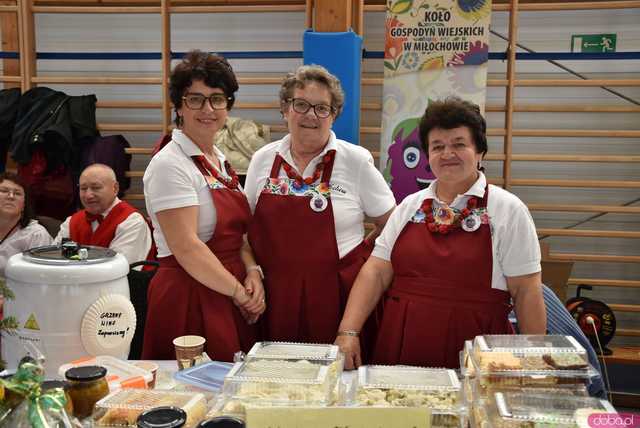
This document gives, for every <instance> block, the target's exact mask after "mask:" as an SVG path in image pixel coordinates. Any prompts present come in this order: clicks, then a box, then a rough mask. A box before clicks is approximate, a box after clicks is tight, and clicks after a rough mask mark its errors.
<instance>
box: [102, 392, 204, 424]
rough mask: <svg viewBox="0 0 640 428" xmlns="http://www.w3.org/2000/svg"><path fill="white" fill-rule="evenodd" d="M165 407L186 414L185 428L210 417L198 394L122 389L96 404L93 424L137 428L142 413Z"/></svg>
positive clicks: (200, 395)
mask: <svg viewBox="0 0 640 428" xmlns="http://www.w3.org/2000/svg"><path fill="white" fill-rule="evenodd" d="M162 406H175V407H179V408H181V409H182V410H184V411H185V412H186V413H187V423H186V424H185V427H186V428H192V427H195V426H196V425H197V424H198V422H200V421H201V420H202V419H204V417H205V414H206V413H207V401H206V400H205V398H204V395H202V394H199V393H193V392H188V393H185V392H174V391H162V390H157V389H156V390H148V389H121V390H120V391H116V392H114V393H112V394H109V395H108V396H107V397H105V398H103V399H102V400H100V401H98V403H96V407H95V411H94V413H93V420H94V423H95V426H96V427H135V426H136V419H137V418H138V416H139V415H140V414H141V413H142V412H144V411H146V410H149V409H153V408H155V407H162Z"/></svg>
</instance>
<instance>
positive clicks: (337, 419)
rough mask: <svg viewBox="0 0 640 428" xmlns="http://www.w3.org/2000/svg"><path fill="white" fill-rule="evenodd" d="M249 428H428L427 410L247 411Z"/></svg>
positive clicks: (375, 408) (357, 408) (334, 408)
mask: <svg viewBox="0 0 640 428" xmlns="http://www.w3.org/2000/svg"><path fill="white" fill-rule="evenodd" d="M246 411H247V419H246V422H247V426H248V427H251V428H391V427H392V428H430V427H431V412H430V410H429V409H427V408H418V407H416V408H406V407H405V408H401V407H321V408H304V407H263V408H251V407H247V409H246Z"/></svg>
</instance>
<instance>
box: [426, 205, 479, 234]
mask: <svg viewBox="0 0 640 428" xmlns="http://www.w3.org/2000/svg"><path fill="white" fill-rule="evenodd" d="M477 206H478V198H477V197H475V196H472V197H470V198H469V200H468V201H467V206H466V207H465V208H463V209H462V210H461V211H460V215H458V217H457V218H455V219H454V220H453V222H452V223H451V224H442V223H438V222H437V221H436V217H435V216H434V215H433V199H425V200H424V201H423V202H422V206H421V209H422V212H423V213H425V216H426V221H425V224H426V225H427V228H428V229H429V231H430V232H432V233H441V234H443V235H446V234H447V233H449V232H451V231H452V230H454V229H457V228H459V227H460V225H461V224H462V222H463V221H464V219H466V218H467V217H469V216H470V215H471V213H472V210H473V209H474V208H476V207H477ZM440 209H443V208H440ZM446 209H448V210H451V208H449V207H447V208H446Z"/></svg>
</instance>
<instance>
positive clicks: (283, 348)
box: [247, 342, 340, 360]
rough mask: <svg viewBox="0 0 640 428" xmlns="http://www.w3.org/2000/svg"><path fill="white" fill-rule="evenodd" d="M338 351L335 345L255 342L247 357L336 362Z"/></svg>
mask: <svg viewBox="0 0 640 428" xmlns="http://www.w3.org/2000/svg"><path fill="white" fill-rule="evenodd" d="M339 354H340V350H339V348H338V347H337V346H336V345H329V344H326V345H325V344H319V343H295V342H257V343H256V344H255V345H253V347H252V348H251V350H250V351H249V353H248V354H247V357H257V358H277V359H281V360H284V359H291V358H293V359H298V360H337V359H338V356H339Z"/></svg>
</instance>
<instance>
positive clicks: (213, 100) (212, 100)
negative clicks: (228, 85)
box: [182, 93, 231, 110]
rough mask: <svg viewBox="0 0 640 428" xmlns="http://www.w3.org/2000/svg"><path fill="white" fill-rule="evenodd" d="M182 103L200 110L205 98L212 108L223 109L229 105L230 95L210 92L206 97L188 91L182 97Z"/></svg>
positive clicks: (192, 108)
mask: <svg viewBox="0 0 640 428" xmlns="http://www.w3.org/2000/svg"><path fill="white" fill-rule="evenodd" d="M182 99H183V100H184V103H185V105H186V106H187V107H189V108H190V109H191V110H202V108H203V107H204V102H205V100H209V105H210V106H211V108H212V109H214V110H224V109H226V108H227V106H228V105H229V101H230V100H231V97H227V96H226V95H224V94H211V95H209V96H208V97H206V96H204V95H203V94H198V93H188V94H186V95H185V96H184V97H182Z"/></svg>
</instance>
